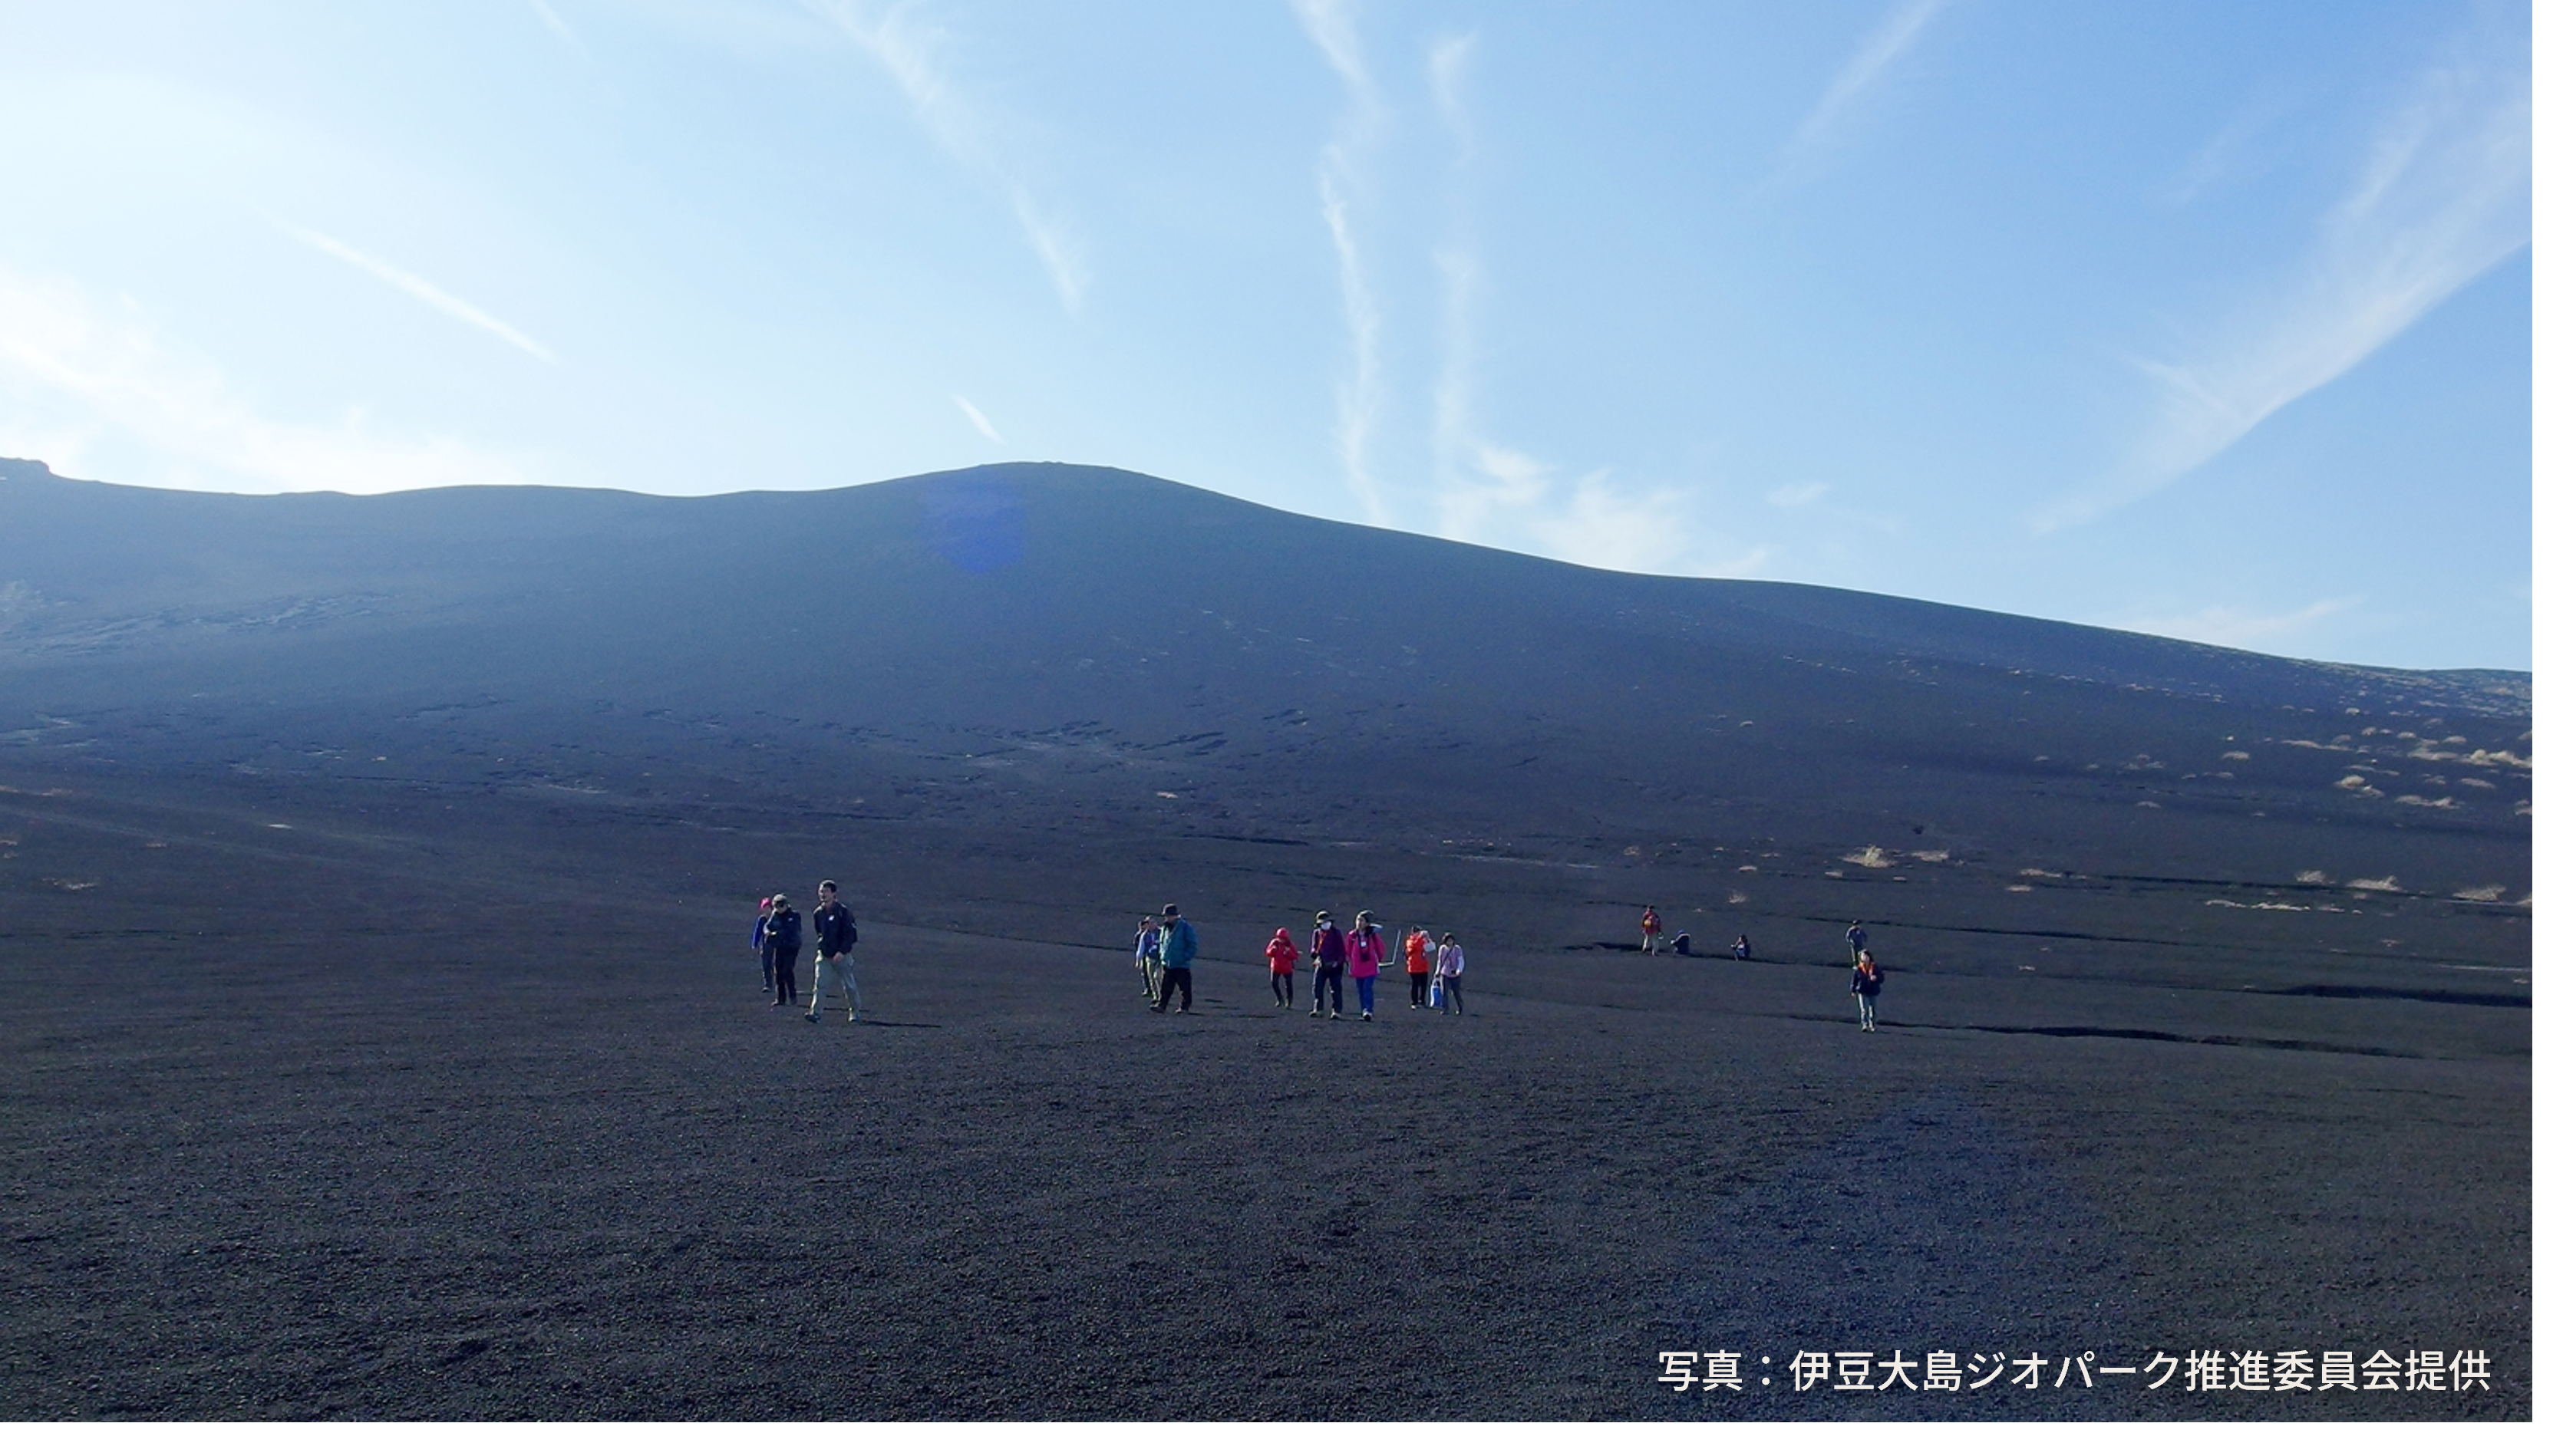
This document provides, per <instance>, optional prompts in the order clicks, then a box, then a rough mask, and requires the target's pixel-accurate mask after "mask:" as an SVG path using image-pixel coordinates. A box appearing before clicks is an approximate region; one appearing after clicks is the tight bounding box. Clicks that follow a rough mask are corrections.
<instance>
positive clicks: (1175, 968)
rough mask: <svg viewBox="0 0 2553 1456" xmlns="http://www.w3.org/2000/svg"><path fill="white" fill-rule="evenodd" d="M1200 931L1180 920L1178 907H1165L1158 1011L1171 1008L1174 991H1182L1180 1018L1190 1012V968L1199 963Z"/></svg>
mask: <svg viewBox="0 0 2553 1456" xmlns="http://www.w3.org/2000/svg"><path fill="white" fill-rule="evenodd" d="M1196 953H1197V933H1196V927H1195V926H1193V925H1190V924H1189V923H1188V922H1186V921H1185V920H1182V919H1180V918H1179V907H1178V906H1176V905H1164V906H1162V994H1161V998H1160V999H1158V1000H1156V1001H1154V1002H1153V1009H1154V1010H1156V1011H1166V1010H1168V1009H1169V1008H1170V988H1171V987H1174V986H1175V987H1177V988H1179V1014H1180V1015H1182V1016H1184V1015H1186V1014H1187V1012H1188V998H1189V995H1190V993H1191V992H1190V987H1189V981H1188V967H1189V966H1191V965H1192V964H1194V963H1195V961H1196Z"/></svg>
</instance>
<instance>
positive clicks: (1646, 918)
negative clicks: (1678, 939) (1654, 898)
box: [1640, 905, 1667, 956]
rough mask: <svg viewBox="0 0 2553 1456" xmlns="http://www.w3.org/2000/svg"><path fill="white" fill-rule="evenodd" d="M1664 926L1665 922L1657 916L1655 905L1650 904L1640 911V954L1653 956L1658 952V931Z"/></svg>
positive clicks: (1664, 927)
mask: <svg viewBox="0 0 2553 1456" xmlns="http://www.w3.org/2000/svg"><path fill="white" fill-rule="evenodd" d="M1666 928H1667V925H1666V922H1665V921H1663V920H1661V919H1659V918H1658V907H1657V906H1655V905H1651V906H1649V907H1648V908H1647V909H1645V910H1642V911H1641V912H1640V952H1641V954H1643V955H1650V956H1654V955H1656V954H1657V953H1658V932H1660V931H1662V930H1664V929H1666Z"/></svg>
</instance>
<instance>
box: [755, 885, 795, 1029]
mask: <svg viewBox="0 0 2553 1456" xmlns="http://www.w3.org/2000/svg"><path fill="white" fill-rule="evenodd" d="M801 938H802V933H801V930H800V924H799V919H798V912H797V911H796V910H793V909H791V908H789V896H787V895H785V894H775V895H773V896H772V897H771V919H770V922H769V923H768V924H766V925H764V926H763V929H762V944H763V947H764V948H765V949H766V950H768V951H770V953H771V1004H773V1005H775V1006H794V1005H796V1004H798V946H799V944H800V941H801Z"/></svg>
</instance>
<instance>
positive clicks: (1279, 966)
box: [1268, 925, 1303, 1011]
mask: <svg viewBox="0 0 2553 1456" xmlns="http://www.w3.org/2000/svg"><path fill="white" fill-rule="evenodd" d="M1302 958H1303V953H1302V952H1301V951H1298V950H1296V949H1295V948H1294V937H1293V936H1291V935H1289V934H1287V933H1286V931H1285V927H1284V926H1282V925H1279V926H1277V927H1276V936H1275V937H1274V938H1273V939H1271V940H1270V941H1269V942H1268V989H1269V991H1270V993H1272V994H1273V995H1275V996H1276V1006H1277V1009H1279V1010H1283V1011H1290V1010H1292V1009H1294V963H1295V962H1296V961H1299V960H1301V959H1302Z"/></svg>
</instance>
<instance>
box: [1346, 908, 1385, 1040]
mask: <svg viewBox="0 0 2553 1456" xmlns="http://www.w3.org/2000/svg"><path fill="white" fill-rule="evenodd" d="M1385 944H1386V943H1385V941H1384V938H1383V928H1382V927H1381V926H1379V925H1377V924H1375V923H1374V912H1373V911H1372V910H1359V911H1357V917H1356V925H1355V926H1354V927H1353V928H1352V929H1350V930H1349V931H1348V975H1349V976H1351V977H1353V978H1355V980H1356V984H1357V1019H1358V1020H1360V1021H1371V1020H1373V1019H1374V979H1375V978H1376V977H1378V976H1381V975H1382V974H1383V957H1384V953H1385V952H1384V947H1385Z"/></svg>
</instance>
